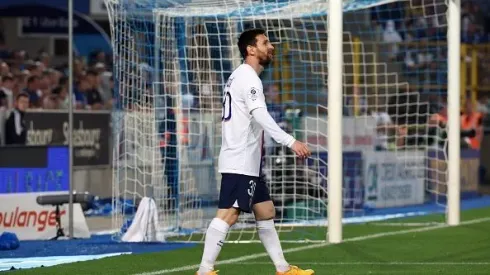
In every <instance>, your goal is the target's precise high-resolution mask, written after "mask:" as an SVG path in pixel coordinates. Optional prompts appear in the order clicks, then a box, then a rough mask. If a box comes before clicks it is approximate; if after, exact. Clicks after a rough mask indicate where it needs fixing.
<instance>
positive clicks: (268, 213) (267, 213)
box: [255, 207, 276, 221]
mask: <svg viewBox="0 0 490 275" xmlns="http://www.w3.org/2000/svg"><path fill="white" fill-rule="evenodd" d="M255 215H256V217H255V219H256V220H258V221H266V220H271V219H274V217H275V216H276V209H275V208H274V207H272V208H269V209H266V210H262V211H260V214H259V213H256V214H255Z"/></svg>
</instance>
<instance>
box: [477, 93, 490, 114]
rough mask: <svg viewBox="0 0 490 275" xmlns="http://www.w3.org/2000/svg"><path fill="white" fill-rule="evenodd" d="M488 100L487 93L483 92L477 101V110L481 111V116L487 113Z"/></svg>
mask: <svg viewBox="0 0 490 275" xmlns="http://www.w3.org/2000/svg"><path fill="white" fill-rule="evenodd" d="M489 103H490V102H489V101H488V95H486V94H484V95H482V96H481V97H480V98H479V99H478V102H477V111H478V112H480V113H482V115H483V117H484V118H486V117H487V115H488V110H489V109H488V104H489Z"/></svg>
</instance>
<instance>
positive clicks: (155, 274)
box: [134, 217, 490, 275]
mask: <svg viewBox="0 0 490 275" xmlns="http://www.w3.org/2000/svg"><path fill="white" fill-rule="evenodd" d="M487 221H490V217H487V218H481V219H474V220H468V221H463V222H461V223H460V225H470V224H477V223H482V222H487ZM448 227H450V226H449V225H447V224H441V225H436V226H430V227H422V228H414V229H407V230H400V231H392V232H384V233H378V234H372V235H367V236H360V237H355V238H349V239H345V240H343V243H349V242H358V241H365V240H371V239H377V238H382V237H389V236H396V235H403V234H408V233H417V232H426V231H432V230H437V229H442V228H448ZM331 245H333V244H332V243H320V244H310V245H307V246H299V247H295V248H289V249H286V250H284V254H287V253H294V252H300V251H305V250H311V249H315V248H321V247H326V246H331ZM268 256H269V255H268V254H267V253H265V252H264V253H256V254H251V255H247V256H242V257H237V258H231V259H228V260H223V261H218V262H216V265H226V264H234V263H240V262H245V261H248V260H254V259H258V258H262V257H268ZM198 268H199V264H194V265H185V266H181V267H176V268H171V269H162V270H157V271H151V272H143V273H136V274H134V275H160V274H169V273H174V272H182V271H191V270H194V271H195V270H197V269H198Z"/></svg>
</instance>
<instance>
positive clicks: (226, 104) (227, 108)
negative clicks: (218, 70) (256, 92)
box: [221, 78, 233, 121]
mask: <svg viewBox="0 0 490 275" xmlns="http://www.w3.org/2000/svg"><path fill="white" fill-rule="evenodd" d="M232 81H233V78H230V79H228V81H227V82H226V86H225V91H224V96H223V109H222V110H221V120H222V121H228V120H230V119H231V94H230V86H231V82H232Z"/></svg>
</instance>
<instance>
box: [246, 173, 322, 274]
mask: <svg viewBox="0 0 490 275" xmlns="http://www.w3.org/2000/svg"><path fill="white" fill-rule="evenodd" d="M253 211H254V214H255V219H256V222H257V232H258V234H259V238H260V241H261V242H262V244H263V245H264V247H265V250H266V251H267V253H268V254H269V257H270V258H271V260H272V262H273V263H274V266H275V267H276V271H277V274H279V275H287V274H297V275H312V274H314V271H313V270H301V269H299V268H298V267H296V266H291V265H289V263H288V262H287V261H286V259H285V258H284V253H283V251H282V247H281V242H280V240H279V235H278V234H277V231H276V227H275V225H274V217H275V215H276V211H275V207H274V203H273V202H272V200H271V197H270V194H269V189H268V188H267V186H266V183H265V181H263V180H261V181H259V183H258V184H257V188H256V190H255V196H254V205H253Z"/></svg>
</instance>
